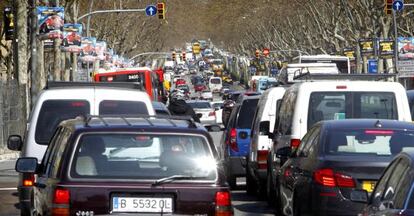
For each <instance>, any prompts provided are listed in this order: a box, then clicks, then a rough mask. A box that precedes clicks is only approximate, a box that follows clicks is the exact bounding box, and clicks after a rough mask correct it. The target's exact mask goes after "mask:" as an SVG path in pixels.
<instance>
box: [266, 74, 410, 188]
mask: <svg viewBox="0 0 414 216" xmlns="http://www.w3.org/2000/svg"><path fill="white" fill-rule="evenodd" d="M278 114H279V115H278V116H277V119H276V123H275V127H274V132H273V133H272V134H271V135H270V137H271V138H273V145H272V146H271V150H270V152H269V160H270V161H269V162H270V165H269V166H270V167H269V171H270V172H268V174H270V176H268V182H269V183H268V184H267V185H268V186H269V187H268V191H267V192H268V194H275V193H276V192H275V188H278V186H277V182H276V176H275V174H276V172H278V170H280V166H281V165H282V164H283V162H284V161H283V160H281V159H280V158H278V157H277V156H276V155H277V151H278V150H279V149H281V148H283V147H288V146H290V147H291V149H292V150H293V151H294V150H295V149H297V147H298V146H299V144H300V142H301V139H302V138H303V136H304V135H305V134H306V133H307V131H308V128H310V127H311V126H312V125H313V124H315V123H316V122H318V121H321V120H340V119H361V118H366V119H395V120H399V121H410V122H411V113H410V108H409V105H408V99H407V95H406V91H405V89H404V87H403V86H402V85H401V84H400V83H398V82H384V81H375V82H374V81H315V82H303V83H296V84H294V85H292V86H291V87H289V88H288V89H286V92H285V94H284V96H283V99H282V103H281V105H280V109H279V111H278Z"/></svg>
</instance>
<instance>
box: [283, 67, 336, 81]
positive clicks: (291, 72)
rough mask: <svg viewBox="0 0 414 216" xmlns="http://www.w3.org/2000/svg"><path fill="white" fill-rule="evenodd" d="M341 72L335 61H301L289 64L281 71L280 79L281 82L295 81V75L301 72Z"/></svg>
mask: <svg viewBox="0 0 414 216" xmlns="http://www.w3.org/2000/svg"><path fill="white" fill-rule="evenodd" d="M305 73H309V74H339V73H340V71H339V69H338V67H337V65H336V64H334V63H299V64H288V65H287V67H286V68H284V69H282V71H281V72H280V73H279V76H278V81H279V82H280V83H286V84H287V83H293V82H295V80H294V77H296V76H299V75H301V74H305Z"/></svg>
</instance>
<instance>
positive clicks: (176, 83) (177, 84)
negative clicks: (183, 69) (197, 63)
mask: <svg viewBox="0 0 414 216" xmlns="http://www.w3.org/2000/svg"><path fill="white" fill-rule="evenodd" d="M184 84H186V81H185V79H183V78H178V79H177V80H176V81H175V87H178V86H179V85H184Z"/></svg>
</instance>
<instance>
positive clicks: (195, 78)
mask: <svg viewBox="0 0 414 216" xmlns="http://www.w3.org/2000/svg"><path fill="white" fill-rule="evenodd" d="M197 83H204V78H203V77H202V76H199V75H193V76H191V84H193V85H195V84H197Z"/></svg>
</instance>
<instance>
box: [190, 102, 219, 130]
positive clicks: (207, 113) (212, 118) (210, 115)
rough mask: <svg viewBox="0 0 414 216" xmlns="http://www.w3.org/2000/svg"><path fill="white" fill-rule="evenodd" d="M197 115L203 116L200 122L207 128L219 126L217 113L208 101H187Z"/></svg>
mask: <svg viewBox="0 0 414 216" xmlns="http://www.w3.org/2000/svg"><path fill="white" fill-rule="evenodd" d="M187 104H188V105H190V106H191V107H192V108H193V109H194V111H195V112H196V113H197V114H201V115H202V116H201V118H200V122H201V124H202V125H204V126H205V127H211V126H215V125H217V121H216V111H215V109H214V107H212V106H211V104H210V101H207V100H190V101H187Z"/></svg>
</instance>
